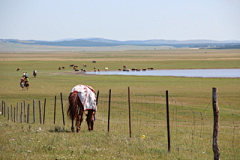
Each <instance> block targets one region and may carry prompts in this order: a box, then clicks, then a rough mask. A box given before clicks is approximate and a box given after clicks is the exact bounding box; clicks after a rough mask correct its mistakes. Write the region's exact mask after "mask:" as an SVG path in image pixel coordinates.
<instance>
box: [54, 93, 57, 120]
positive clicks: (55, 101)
mask: <svg viewBox="0 0 240 160" xmlns="http://www.w3.org/2000/svg"><path fill="white" fill-rule="evenodd" d="M56 103H57V96H55V99H54V124H55V119H56Z"/></svg>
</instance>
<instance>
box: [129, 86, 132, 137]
mask: <svg viewBox="0 0 240 160" xmlns="http://www.w3.org/2000/svg"><path fill="white" fill-rule="evenodd" d="M128 113H129V136H130V138H131V137H132V126H131V101H130V87H128Z"/></svg>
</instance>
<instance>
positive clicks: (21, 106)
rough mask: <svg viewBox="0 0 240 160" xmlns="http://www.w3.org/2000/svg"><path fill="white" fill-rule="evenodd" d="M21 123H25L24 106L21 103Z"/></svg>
mask: <svg viewBox="0 0 240 160" xmlns="http://www.w3.org/2000/svg"><path fill="white" fill-rule="evenodd" d="M20 123H23V104H22V103H21V114H20Z"/></svg>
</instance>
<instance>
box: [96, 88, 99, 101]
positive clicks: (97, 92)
mask: <svg viewBox="0 0 240 160" xmlns="http://www.w3.org/2000/svg"><path fill="white" fill-rule="evenodd" d="M98 96H99V90H98V91H97V98H96V105H98Z"/></svg>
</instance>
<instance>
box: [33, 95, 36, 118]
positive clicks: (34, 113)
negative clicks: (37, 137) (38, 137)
mask: <svg viewBox="0 0 240 160" xmlns="http://www.w3.org/2000/svg"><path fill="white" fill-rule="evenodd" d="M35 108H36V107H35V100H34V99H33V123H35V122H36V109H35Z"/></svg>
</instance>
